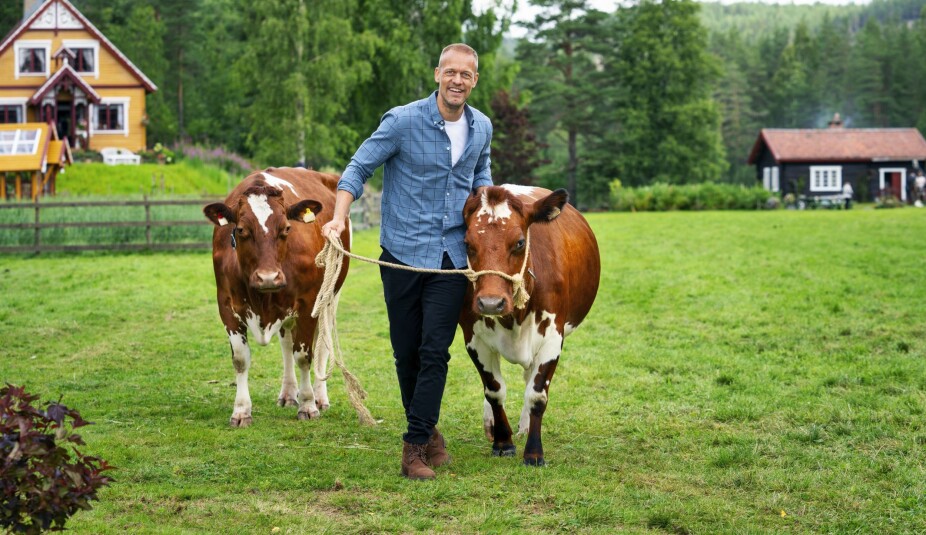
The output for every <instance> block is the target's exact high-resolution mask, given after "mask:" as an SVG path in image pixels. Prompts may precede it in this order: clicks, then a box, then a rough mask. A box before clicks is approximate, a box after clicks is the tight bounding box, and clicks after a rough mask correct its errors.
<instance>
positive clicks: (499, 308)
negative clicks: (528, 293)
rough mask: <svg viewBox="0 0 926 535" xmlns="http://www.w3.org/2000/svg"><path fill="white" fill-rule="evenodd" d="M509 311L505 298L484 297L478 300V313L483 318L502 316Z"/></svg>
mask: <svg viewBox="0 0 926 535" xmlns="http://www.w3.org/2000/svg"><path fill="white" fill-rule="evenodd" d="M507 309H508V300H507V299H505V298H504V297H496V296H484V297H477V298H476V311H478V312H479V313H480V314H482V315H483V316H501V315H503V314H504V313H505V312H506V310H507Z"/></svg>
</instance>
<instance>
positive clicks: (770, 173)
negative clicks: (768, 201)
mask: <svg viewBox="0 0 926 535" xmlns="http://www.w3.org/2000/svg"><path fill="white" fill-rule="evenodd" d="M762 187H764V188H765V189H766V190H768V191H773V192H774V191H778V189H779V187H778V166H775V167H763V168H762Z"/></svg>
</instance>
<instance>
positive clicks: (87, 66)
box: [73, 48, 96, 72]
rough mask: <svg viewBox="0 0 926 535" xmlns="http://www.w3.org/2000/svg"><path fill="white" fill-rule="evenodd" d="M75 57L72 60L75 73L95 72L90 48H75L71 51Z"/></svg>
mask: <svg viewBox="0 0 926 535" xmlns="http://www.w3.org/2000/svg"><path fill="white" fill-rule="evenodd" d="M73 51H74V54H75V55H76V57H75V58H74V65H73V67H74V70H75V71H77V72H96V69H94V65H95V62H94V61H93V59H94V55H93V49H92V48H75V49H73Z"/></svg>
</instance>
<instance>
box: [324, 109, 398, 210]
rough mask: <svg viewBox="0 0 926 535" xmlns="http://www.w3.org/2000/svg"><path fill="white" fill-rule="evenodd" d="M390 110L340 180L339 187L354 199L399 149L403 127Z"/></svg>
mask: <svg viewBox="0 0 926 535" xmlns="http://www.w3.org/2000/svg"><path fill="white" fill-rule="evenodd" d="M394 112H395V110H389V111H388V112H386V114H385V115H383V118H382V119H381V120H380V123H379V128H377V129H376V131H375V132H373V134H372V135H371V136H370V137H369V138H367V140H366V141H364V142H363V144H362V145H360V148H358V149H357V152H355V153H354V155H353V157H351V159H350V163H349V164H347V168H345V169H344V173H343V174H342V175H341V180H339V181H338V189H339V190H344V191H347V192H350V194H351V195H353V196H354V200H357V199H359V198H360V196H361V195H363V185H364V184H366V182H367V180H369V178H370V177H371V176H373V172H374V171H376V168H377V167H379V166H381V165H383V163H385V162H386V160H388V159H389V158H390V157H392V156H393V155H394V154H396V153H397V152H398V150H399V137H400V135H401V129H400V128H398V122H399V118H398V117H397V115H396V114H395V113H394Z"/></svg>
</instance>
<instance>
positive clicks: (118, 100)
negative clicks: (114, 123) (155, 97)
mask: <svg viewBox="0 0 926 535" xmlns="http://www.w3.org/2000/svg"><path fill="white" fill-rule="evenodd" d="M131 100H132V99H131V97H106V98H101V99H100V104H122V110H123V111H122V113H123V114H124V117H123V121H122V130H98V129H97V128H96V121H97V109H96V108H97V105H96V104H91V105H90V121H89V122H90V125H89V126H90V135H91V136H95V135H107V134H116V135H118V134H122V135H124V136H125V137H129V102H131Z"/></svg>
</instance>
